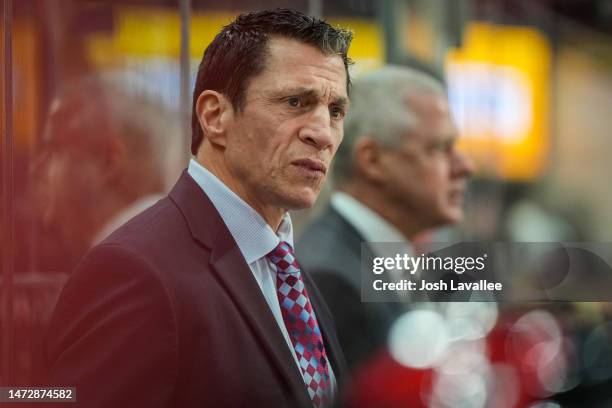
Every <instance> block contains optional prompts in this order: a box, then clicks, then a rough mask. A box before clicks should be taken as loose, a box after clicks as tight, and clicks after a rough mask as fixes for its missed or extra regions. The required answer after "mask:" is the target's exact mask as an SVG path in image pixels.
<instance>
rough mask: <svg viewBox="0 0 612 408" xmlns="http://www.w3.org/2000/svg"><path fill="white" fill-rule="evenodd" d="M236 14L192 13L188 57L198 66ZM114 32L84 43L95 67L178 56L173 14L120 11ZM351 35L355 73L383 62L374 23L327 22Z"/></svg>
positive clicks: (176, 24)
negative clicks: (207, 48)
mask: <svg viewBox="0 0 612 408" xmlns="http://www.w3.org/2000/svg"><path fill="white" fill-rule="evenodd" d="M236 14H237V13H230V12H215V13H213V12H206V13H201V12H200V13H192V14H191V22H190V38H189V39H190V41H189V47H190V50H189V53H190V56H191V58H192V60H194V61H197V62H199V61H200V59H201V58H202V54H203V52H204V49H205V48H206V47H207V46H208V44H210V42H211V41H212V40H213V38H214V37H215V35H216V34H217V33H218V32H219V31H220V30H221V28H222V27H223V26H224V25H226V24H228V23H230V22H231V21H232V20H233V19H234V18H235V17H236ZM114 21H115V31H114V32H113V33H111V34H110V35H108V34H96V35H92V36H90V38H89V39H88V49H89V55H90V57H91V59H92V61H93V62H94V63H95V64H96V65H98V66H112V65H113V64H117V63H120V61H121V59H122V58H125V57H129V58H138V59H147V58H160V57H165V58H174V59H176V60H178V57H179V54H180V38H181V37H180V33H181V31H180V28H181V26H180V17H179V14H178V12H177V11H176V10H167V9H161V8H144V7H120V8H117V9H116V10H115V16H114ZM328 21H329V23H330V24H332V25H334V26H335V25H338V26H341V27H344V28H347V29H349V30H351V31H353V35H354V39H353V43H352V45H351V48H350V52H349V57H351V58H352V59H353V60H355V61H356V65H357V66H358V67H359V68H358V69H359V70H361V69H370V68H372V67H375V66H378V65H380V64H382V62H383V58H384V48H383V35H382V30H381V28H380V26H379V25H378V24H376V21H375V20H366V19H358V18H334V19H329V20H328Z"/></svg>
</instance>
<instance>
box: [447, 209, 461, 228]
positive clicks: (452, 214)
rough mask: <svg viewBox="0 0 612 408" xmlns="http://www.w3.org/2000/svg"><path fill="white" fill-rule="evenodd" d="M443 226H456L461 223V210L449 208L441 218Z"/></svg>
mask: <svg viewBox="0 0 612 408" xmlns="http://www.w3.org/2000/svg"><path fill="white" fill-rule="evenodd" d="M442 218H443V220H444V224H445V225H452V224H457V223H459V222H461V221H463V210H462V209H461V208H451V209H448V210H446V211H445V212H444V213H443V216H442Z"/></svg>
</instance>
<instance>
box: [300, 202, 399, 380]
mask: <svg viewBox="0 0 612 408" xmlns="http://www.w3.org/2000/svg"><path fill="white" fill-rule="evenodd" d="M362 242H364V238H363V237H362V236H361V235H360V234H359V233H358V232H357V230H356V229H355V228H354V227H353V226H352V225H350V224H349V223H348V222H347V221H346V220H345V219H344V217H342V216H341V215H340V214H339V213H338V212H337V211H336V210H335V209H334V208H332V207H329V208H328V210H327V211H326V212H325V214H324V215H323V216H322V217H320V218H318V219H317V220H316V221H315V222H314V223H313V224H311V225H310V226H309V227H308V228H307V229H306V230H305V232H304V233H303V234H302V236H301V237H300V239H299V240H298V241H297V243H296V252H297V253H298V254H300V263H301V264H302V266H303V267H304V269H305V270H307V271H308V272H310V274H311V276H312V278H313V279H314V281H315V282H316V285H317V287H318V288H319V290H320V291H321V293H322V295H323V297H324V299H325V301H326V302H327V305H328V307H329V309H330V310H331V312H332V316H333V318H334V320H335V323H336V329H337V332H338V339H339V340H340V345H341V347H342V350H343V352H344V355H345V357H346V360H347V363H348V365H349V368H350V369H351V370H354V369H355V368H357V367H358V366H359V364H361V363H363V362H365V361H366V360H367V359H368V358H369V357H371V356H372V355H373V354H374V353H376V352H377V351H378V350H380V349H381V348H382V347H384V346H385V345H386V341H387V334H388V332H389V329H390V327H391V324H392V323H393V321H395V319H396V318H397V317H398V316H399V315H400V314H401V313H402V312H403V310H404V309H403V305H402V304H401V303H393V302H369V303H365V302H361V244H362ZM364 250H365V251H366V253H365V257H366V258H368V259H370V258H372V257H373V254H372V252H371V249H370V248H369V246H368V245H367V244H366V245H364Z"/></svg>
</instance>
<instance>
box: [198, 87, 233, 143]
mask: <svg viewBox="0 0 612 408" xmlns="http://www.w3.org/2000/svg"><path fill="white" fill-rule="evenodd" d="M196 114H197V115H198V120H199V121H200V126H201V127H202V131H203V132H204V139H205V140H206V139H207V140H208V141H210V142H211V143H212V144H214V145H217V146H222V147H225V145H226V143H227V140H226V138H227V133H228V132H227V127H228V124H229V121H230V119H231V118H232V117H233V114H234V109H233V107H232V104H231V103H230V101H229V100H228V99H227V98H226V97H225V96H224V95H223V94H221V93H219V92H216V91H212V90H210V89H208V90H206V91H204V92H202V93H201V94H200V96H198V100H197V102H196Z"/></svg>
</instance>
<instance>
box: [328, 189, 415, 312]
mask: <svg viewBox="0 0 612 408" xmlns="http://www.w3.org/2000/svg"><path fill="white" fill-rule="evenodd" d="M331 206H332V207H333V208H334V209H335V210H336V211H337V212H338V214H340V215H341V216H342V217H343V218H344V219H345V220H346V221H347V222H348V223H349V224H351V225H352V226H353V228H355V229H356V230H357V232H359V234H360V235H361V236H362V237H363V239H364V241H365V242H370V243H384V242H387V243H394V245H372V246H371V248H372V251H373V252H374V255H376V256H379V257H383V258H394V257H395V255H396V254H397V253H398V251H399V253H405V254H408V255H409V256H412V255H413V253H414V250H413V248H412V246H411V245H410V242H409V241H408V239H407V238H406V236H404V234H402V233H401V232H400V231H399V230H398V229H397V228H395V227H394V226H393V224H391V223H390V222H389V221H387V220H385V219H384V218H383V217H381V216H380V215H379V214H378V213H376V212H375V211H373V210H372V209H370V208H369V207H368V206H366V205H365V204H363V203H361V202H360V201H358V200H357V199H355V198H354V197H353V196H351V195H349V194H346V193H343V192H341V191H337V192H334V193H333V194H332V197H331ZM389 272H390V274H391V277H392V279H393V280H394V281H396V282H399V281H400V280H401V279H403V278H404V276H403V272H402V271H400V270H397V269H391V270H390V271H389ZM398 295H399V297H400V299H402V300H403V301H408V299H409V298H410V294H409V292H407V291H399V292H398Z"/></svg>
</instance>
